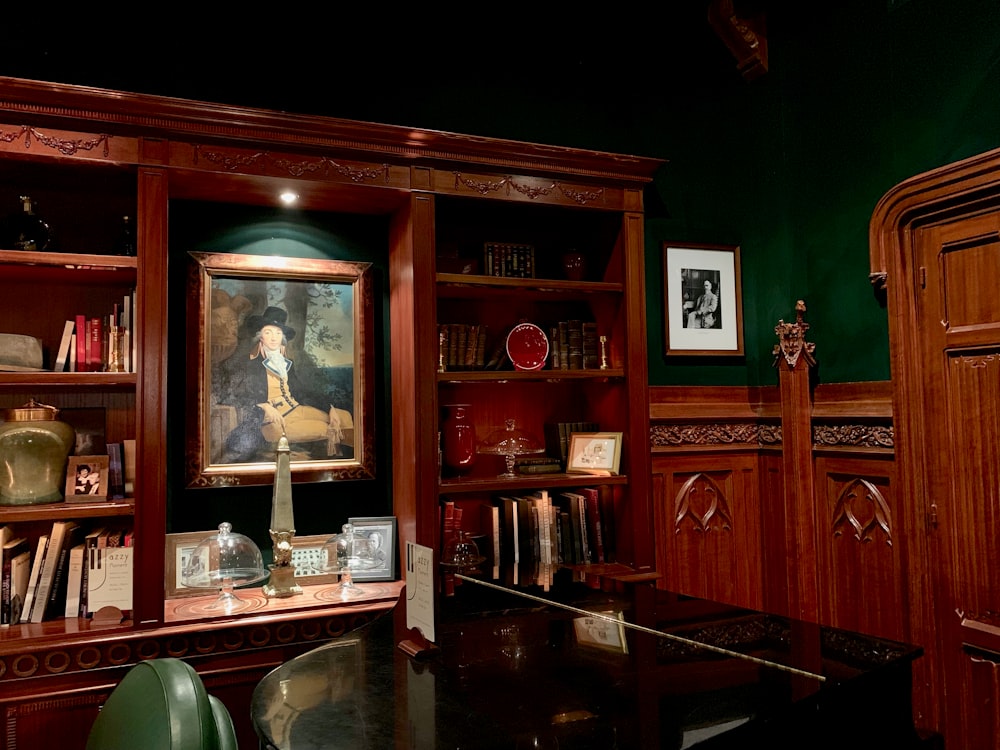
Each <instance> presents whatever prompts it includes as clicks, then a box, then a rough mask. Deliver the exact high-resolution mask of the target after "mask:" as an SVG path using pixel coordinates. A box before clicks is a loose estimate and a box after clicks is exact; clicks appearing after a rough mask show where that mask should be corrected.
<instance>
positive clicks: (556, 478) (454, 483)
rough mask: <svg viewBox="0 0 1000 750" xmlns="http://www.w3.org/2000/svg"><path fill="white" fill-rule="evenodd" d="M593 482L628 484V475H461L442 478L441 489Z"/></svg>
mask: <svg viewBox="0 0 1000 750" xmlns="http://www.w3.org/2000/svg"><path fill="white" fill-rule="evenodd" d="M591 484H628V477H627V476H623V475H619V476H613V477H605V476H595V475H593V474H525V475H523V476H519V477H517V478H516V479H503V478H502V477H498V476H495V477H459V478H454V479H442V480H441V483H440V490H441V494H442V495H458V494H462V493H469V494H472V493H480V492H504V493H516V492H521V491H523V490H527V489H531V488H534V487H546V488H556V487H580V486H582V485H591Z"/></svg>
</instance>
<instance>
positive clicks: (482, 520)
mask: <svg viewBox="0 0 1000 750" xmlns="http://www.w3.org/2000/svg"><path fill="white" fill-rule="evenodd" d="M479 525H480V528H481V529H482V530H483V535H484V536H485V537H486V540H487V543H486V550H487V553H488V554H486V558H487V561H488V562H489V564H490V566H491V567H492V568H493V570H492V574H493V575H492V577H493V579H494V580H496V579H498V578H499V577H500V508H498V507H497V506H496V505H486V504H483V505H480V506H479Z"/></svg>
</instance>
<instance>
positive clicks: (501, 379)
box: [437, 368, 625, 383]
mask: <svg viewBox="0 0 1000 750" xmlns="http://www.w3.org/2000/svg"><path fill="white" fill-rule="evenodd" d="M624 377H625V371H624V370H622V369H620V368H608V369H607V370H535V371H533V372H518V371H515V370H464V371H463V370H459V371H456V372H439V373H438V374H437V379H438V382H439V383H506V382H509V381H521V382H532V381H541V382H547V383H558V382H560V381H564V380H595V381H598V382H606V381H609V380H615V379H620V378H624Z"/></svg>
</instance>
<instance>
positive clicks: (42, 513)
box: [0, 498, 135, 524]
mask: <svg viewBox="0 0 1000 750" xmlns="http://www.w3.org/2000/svg"><path fill="white" fill-rule="evenodd" d="M134 513H135V499H134V498H130V499H128V500H119V501H115V502H110V501H109V502H95V503H66V502H62V503H46V504H43V505H2V506H0V524H4V523H19V522H21V521H59V520H62V519H64V518H67V517H72V518H113V517H115V516H131V515H133V514H134Z"/></svg>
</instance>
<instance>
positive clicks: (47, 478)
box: [0, 399, 76, 505]
mask: <svg viewBox="0 0 1000 750" xmlns="http://www.w3.org/2000/svg"><path fill="white" fill-rule="evenodd" d="M58 415H59V410H58V409H56V408H55V407H54V406H48V405H46V404H40V403H38V402H37V401H35V399H31V400H30V401H28V403H27V404H25V405H24V406H21V407H19V408H16V409H6V410H4V411H3V412H2V416H3V421H2V422H0V505H41V504H43V503H58V502H62V501H63V500H64V499H65V495H64V489H65V479H66V459H67V458H68V457H69V454H70V451H72V450H73V445H74V443H75V441H76V432H75V431H74V430H73V428H72V427H71V426H70V425H68V424H66V423H65V422H60V421H59V419H58Z"/></svg>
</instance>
